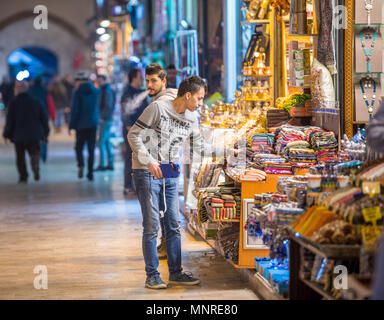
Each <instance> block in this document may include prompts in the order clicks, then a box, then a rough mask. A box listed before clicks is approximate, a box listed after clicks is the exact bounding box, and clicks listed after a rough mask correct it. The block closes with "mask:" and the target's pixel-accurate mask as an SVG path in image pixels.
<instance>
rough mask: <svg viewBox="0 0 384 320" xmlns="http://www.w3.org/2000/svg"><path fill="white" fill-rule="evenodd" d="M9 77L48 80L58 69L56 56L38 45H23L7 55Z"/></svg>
mask: <svg viewBox="0 0 384 320" xmlns="http://www.w3.org/2000/svg"><path fill="white" fill-rule="evenodd" d="M8 66H9V76H10V78H11V79H16V78H18V80H20V79H35V78H38V77H39V78H42V79H43V80H45V81H49V80H50V79H51V78H52V77H53V76H54V75H55V74H57V71H58V63H57V56H56V55H55V54H54V53H53V52H52V51H50V50H47V49H44V48H40V47H24V48H20V49H17V50H15V51H13V52H12V53H11V54H10V55H9V56H8Z"/></svg>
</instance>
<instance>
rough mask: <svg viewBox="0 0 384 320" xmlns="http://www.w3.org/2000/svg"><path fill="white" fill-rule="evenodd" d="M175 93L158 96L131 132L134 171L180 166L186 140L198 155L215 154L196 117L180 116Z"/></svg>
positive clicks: (168, 90) (189, 114) (130, 140)
mask: <svg viewBox="0 0 384 320" xmlns="http://www.w3.org/2000/svg"><path fill="white" fill-rule="evenodd" d="M175 91H176V92H177V90H176V89H167V90H165V91H163V92H161V93H160V94H159V95H158V96H156V97H155V101H153V102H152V103H151V104H150V105H149V106H148V107H147V108H146V109H145V110H144V112H143V113H142V114H141V116H140V118H139V119H138V120H137V121H136V123H135V124H134V125H133V127H132V128H131V129H130V130H129V133H128V141H129V144H130V146H131V148H132V151H133V152H132V169H148V165H149V164H151V163H154V162H158V163H169V162H173V163H179V154H180V148H181V147H182V145H183V143H184V142H185V141H186V139H190V142H191V144H192V147H193V152H194V154H197V155H199V156H203V155H212V148H211V146H207V145H204V143H203V139H202V137H201V134H200V130H199V124H198V120H197V117H196V115H195V114H194V113H193V112H190V111H188V110H186V111H185V112H184V113H177V112H176V111H175V109H174V108H173V105H172V103H171V99H172V98H170V97H171V95H172V94H174V93H175ZM172 100H173V99H172ZM195 152H196V153H195ZM218 153H221V154H223V153H224V148H219V149H218Z"/></svg>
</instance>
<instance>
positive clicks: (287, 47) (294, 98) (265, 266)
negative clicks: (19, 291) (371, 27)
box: [185, 0, 384, 299]
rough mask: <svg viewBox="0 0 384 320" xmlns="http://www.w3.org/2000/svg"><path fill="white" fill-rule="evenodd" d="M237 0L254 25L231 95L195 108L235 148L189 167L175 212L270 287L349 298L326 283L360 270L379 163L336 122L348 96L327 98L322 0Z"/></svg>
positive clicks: (366, 253) (372, 222)
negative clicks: (183, 202)
mask: <svg viewBox="0 0 384 320" xmlns="http://www.w3.org/2000/svg"><path fill="white" fill-rule="evenodd" d="M356 1H359V0H356ZM244 2H245V3H246V8H247V10H248V11H247V15H246V16H247V21H243V24H246V23H256V27H255V34H254V36H252V39H251V42H250V44H249V48H248V50H247V53H246V56H245V58H244V64H243V85H242V86H241V87H240V89H241V90H240V91H237V92H236V93H235V96H236V98H235V100H234V101H233V102H232V103H224V102H217V103H216V104H215V105H213V107H212V108H208V107H204V108H203V110H202V111H201V114H200V125H201V128H202V130H203V131H204V130H208V131H209V132H210V135H209V136H210V137H211V138H210V139H208V141H207V142H208V143H210V144H212V145H213V146H215V145H218V146H223V145H224V146H227V147H232V148H235V149H237V150H238V154H237V155H226V156H225V157H224V158H220V159H216V158H209V159H204V161H203V162H202V163H201V165H200V164H199V165H196V166H195V168H194V170H192V174H191V182H190V186H191V190H190V193H191V195H193V198H194V199H195V202H194V204H193V205H191V206H190V207H189V210H186V212H185V213H186V217H187V219H188V221H189V224H190V225H191V226H193V227H192V228H193V229H195V230H198V232H199V233H200V234H201V235H202V236H203V238H205V239H210V241H211V243H212V245H213V246H214V247H216V248H217V250H218V251H219V252H220V253H222V254H223V255H224V256H225V257H226V258H227V259H229V260H230V261H231V263H233V264H234V265H235V266H236V267H238V268H248V269H253V270H255V272H256V274H257V275H258V277H259V278H260V279H263V280H262V281H261V282H262V283H263V284H265V285H268V286H269V287H270V288H271V290H273V291H274V292H275V293H277V294H279V295H280V296H281V297H283V296H284V297H289V298H290V299H310V298H314V299H318V298H320V299H323V298H326V299H341V298H344V299H348V298H352V297H353V293H351V292H347V291H346V290H342V289H340V287H337V286H335V285H334V280H335V278H336V276H337V274H335V270H336V269H337V268H339V266H342V267H345V268H346V269H347V276H351V277H354V280H353V281H355V283H360V284H363V283H364V285H366V284H367V283H369V281H370V278H371V276H372V272H373V262H372V261H373V259H374V255H375V250H376V245H377V241H378V239H379V237H380V235H381V229H382V227H381V226H382V222H383V218H382V212H383V208H382V206H383V203H384V201H383V200H384V199H383V198H382V197H383V195H382V190H383V189H382V188H381V183H382V182H384V180H383V179H384V164H383V161H382V160H381V161H378V162H373V163H372V162H367V161H365V159H366V146H365V139H364V129H362V130H360V129H358V130H357V129H356V130H355V131H354V132H353V133H354V135H352V134H351V133H352V132H350V130H349V129H348V128H347V127H346V133H347V135H345V134H344V133H343V131H342V127H343V126H344V123H342V118H341V117H340V115H341V114H343V112H344V111H345V112H347V111H346V110H347V108H349V107H350V106H349V105H345V104H344V101H337V100H336V97H337V96H338V97H340V94H337V92H336V91H337V90H336V88H335V86H334V80H335V77H334V74H335V73H336V70H338V67H339V66H337V64H336V60H335V56H334V46H335V44H334V39H332V38H330V37H332V30H331V29H332V28H328V26H329V14H333V11H332V10H333V9H332V8H330V7H327V6H326V5H325V3H322V2H319V1H309V0H307V1H304V0H303V1H301V0H292V1H290V4H289V3H288V1H264V0H261V1H253V0H249V1H244ZM331 25H332V23H331ZM261 30H262V31H261ZM376 36H377V35H376ZM326 47H327V48H328V51H327V52H328V54H326V53H325V51H324V48H326ZM381 52H382V51H381ZM346 63H348V60H347V61H346ZM340 69H341V70H342V68H340ZM368 72H369V71H368ZM380 72H381V71H380ZM278 75H279V76H278ZM281 75H282V76H281ZM360 82H361V81H360ZM369 83H370V84H371V86H369ZM372 83H373V82H372V81H371V80H370V81H368V82H367V85H366V88H367V90H368V88H371V89H372V88H373V90H374V86H373V84H372ZM364 88H365V87H364V84H363V89H364ZM377 88H378V86H376V90H377ZM338 89H340V88H338ZM364 97H365V96H364ZM364 99H365V98H364ZM346 101H347V102H348V99H347V100H346ZM340 108H344V110H343V109H340ZM368 113H374V112H373V111H372V112H370V109H368ZM346 121H348V120H346ZM219 136H220V137H221V138H219ZM352 136H353V137H352ZM212 137H214V139H212ZM190 198H191V197H190ZM192 202H193V201H192ZM190 204H191V201H190ZM368 261H369V262H368ZM335 268H336V269H335ZM343 270H344V269H343ZM367 290H368V289H367Z"/></svg>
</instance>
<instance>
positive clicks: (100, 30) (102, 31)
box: [96, 27, 105, 35]
mask: <svg viewBox="0 0 384 320" xmlns="http://www.w3.org/2000/svg"><path fill="white" fill-rule="evenodd" d="M96 33H97V34H99V35H102V34H104V33H105V28H102V27H100V28H97V30H96Z"/></svg>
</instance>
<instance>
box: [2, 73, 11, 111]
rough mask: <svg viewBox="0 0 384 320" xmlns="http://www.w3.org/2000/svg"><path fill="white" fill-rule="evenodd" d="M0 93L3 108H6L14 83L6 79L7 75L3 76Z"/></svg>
mask: <svg viewBox="0 0 384 320" xmlns="http://www.w3.org/2000/svg"><path fill="white" fill-rule="evenodd" d="M0 93H1V96H2V100H3V103H4V110H7V108H8V105H9V103H10V102H11V100H12V99H13V97H14V85H13V83H10V82H9V81H8V79H7V77H3V82H2V83H1V85H0Z"/></svg>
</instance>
